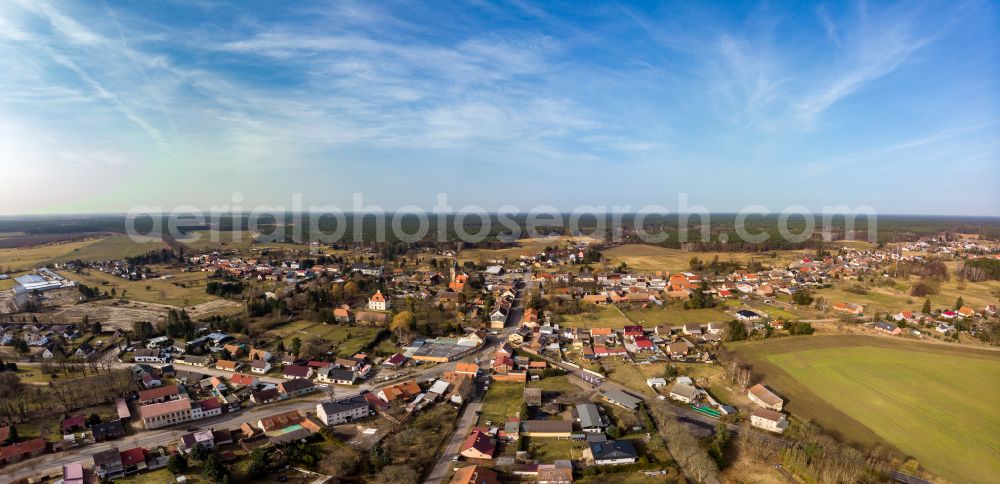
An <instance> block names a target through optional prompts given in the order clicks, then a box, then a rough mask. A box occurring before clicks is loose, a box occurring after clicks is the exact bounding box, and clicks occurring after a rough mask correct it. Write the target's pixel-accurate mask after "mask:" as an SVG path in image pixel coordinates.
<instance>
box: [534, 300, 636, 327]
mask: <svg viewBox="0 0 1000 484" xmlns="http://www.w3.org/2000/svg"><path fill="white" fill-rule="evenodd" d="M553 319H554V321H555V322H558V323H559V324H560V325H562V326H563V327H567V328H596V327H610V328H618V329H621V328H624V327H625V326H627V325H629V324H632V322H631V321H629V320H628V318H626V317H625V315H623V314H622V312H621V311H620V310H619V309H618V308H616V307H614V306H612V305H606V306H596V308H595V309H594V311H593V312H582V313H579V314H560V315H559V316H558V317H557V318H553Z"/></svg>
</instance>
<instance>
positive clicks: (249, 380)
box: [229, 373, 257, 388]
mask: <svg viewBox="0 0 1000 484" xmlns="http://www.w3.org/2000/svg"><path fill="white" fill-rule="evenodd" d="M229 384H230V385H231V386H232V387H233V388H240V387H249V386H255V385H257V377H255V376H253V375H247V374H246V373H234V374H233V375H232V376H230V377H229Z"/></svg>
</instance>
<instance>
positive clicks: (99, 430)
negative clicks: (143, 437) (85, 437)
mask: <svg viewBox="0 0 1000 484" xmlns="http://www.w3.org/2000/svg"><path fill="white" fill-rule="evenodd" d="M90 431H91V432H93V434H94V438H95V439H103V438H107V437H120V436H122V435H125V426H124V425H122V421H121V420H111V421H108V422H101V423H99V424H96V425H93V426H91V427H90Z"/></svg>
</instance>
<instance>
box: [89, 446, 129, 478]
mask: <svg viewBox="0 0 1000 484" xmlns="http://www.w3.org/2000/svg"><path fill="white" fill-rule="evenodd" d="M93 459H94V474H96V475H97V477H98V478H99V479H105V478H107V479H111V478H115V477H121V476H123V475H125V468H124V466H122V457H121V453H120V452H118V448H117V447H113V448H111V449H108V450H105V451H103V452H98V453H96V454H94V456H93Z"/></svg>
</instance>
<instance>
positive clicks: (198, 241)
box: [177, 230, 254, 252]
mask: <svg viewBox="0 0 1000 484" xmlns="http://www.w3.org/2000/svg"><path fill="white" fill-rule="evenodd" d="M253 239H254V236H253V234H252V233H250V232H236V231H232V232H222V231H211V230H196V231H194V232H191V233H190V234H188V237H186V238H183V239H177V241H178V242H180V243H182V244H184V245H186V246H188V247H189V248H190V249H191V250H193V251H195V252H207V251H211V250H219V249H234V250H244V249H248V248H250V246H251V245H252V244H253Z"/></svg>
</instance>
